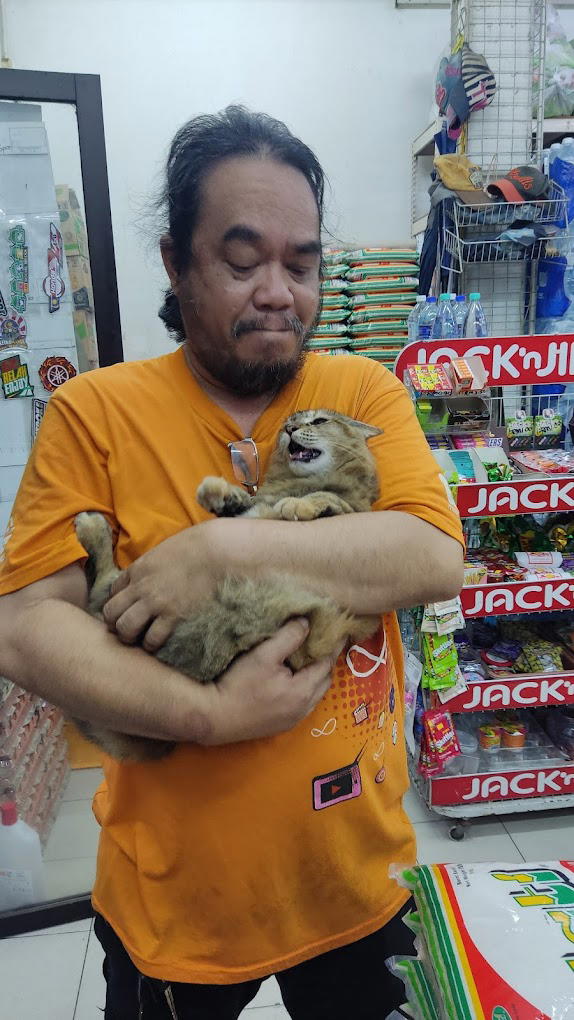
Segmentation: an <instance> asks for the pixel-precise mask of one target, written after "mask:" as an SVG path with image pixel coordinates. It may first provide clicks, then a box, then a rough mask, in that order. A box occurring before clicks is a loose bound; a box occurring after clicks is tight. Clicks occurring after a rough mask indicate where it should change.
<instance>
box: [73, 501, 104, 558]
mask: <svg viewBox="0 0 574 1020" xmlns="http://www.w3.org/2000/svg"><path fill="white" fill-rule="evenodd" d="M74 524H75V527H76V535H77V536H78V539H79V540H80V542H81V543H82V545H83V547H84V549H86V550H88V551H89V550H91V549H96V548H97V547H98V546H99V545H100V544H101V543H102V542H103V541H109V539H110V535H111V528H110V526H109V524H108V522H107V521H106V518H105V517H104V515H103V514H100V513H98V512H97V511H95V510H84V511H83V512H82V513H81V514H76V517H75V520H74Z"/></svg>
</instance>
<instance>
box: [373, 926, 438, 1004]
mask: <svg viewBox="0 0 574 1020" xmlns="http://www.w3.org/2000/svg"><path fill="white" fill-rule="evenodd" d="M403 921H405V923H406V918H404V917H403ZM419 944H421V941H419ZM386 964H387V967H388V968H389V970H390V971H391V973H392V974H394V975H395V977H398V978H400V980H401V981H402V982H403V984H404V986H405V992H406V996H407V1003H406V1005H407V1006H408V1007H409V1009H410V1010H411V1011H412V1014H413V1017H414V1020H440V1013H439V1010H438V1005H437V998H436V991H435V989H434V988H433V985H432V979H431V977H430V975H429V973H428V966H427V967H425V964H424V962H423V960H422V959H421V958H420V957H414V956H391V957H390V958H389V959H388V960H387V961H386Z"/></svg>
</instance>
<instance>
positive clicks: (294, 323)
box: [187, 309, 320, 397]
mask: <svg viewBox="0 0 574 1020" xmlns="http://www.w3.org/2000/svg"><path fill="white" fill-rule="evenodd" d="M319 315H320V309H319V310H318V311H317V315H316V317H315V319H314V320H313V323H312V325H311V326H310V327H309V329H305V327H304V325H303V323H302V322H301V320H300V319H299V318H298V317H297V316H293V317H292V316H286V317H285V321H284V325H283V328H284V329H286V330H290V331H291V332H293V333H294V334H295V336H296V337H297V340H298V347H297V351H296V352H295V354H294V355H293V356H292V357H291V358H289V359H287V360H284V359H277V360H276V361H245V360H243V359H242V358H239V357H238V356H237V355H236V353H235V346H234V345H235V344H236V343H237V341H238V340H239V339H240V337H241V336H243V335H244V334H245V333H252V332H257V331H258V330H262V329H264V328H265V325H264V323H265V320H264V318H261V319H252V320H249V321H247V320H245V321H241V320H240V321H239V322H237V323H236V324H235V326H234V327H233V332H232V340H231V342H230V343H228V344H227V345H226V347H225V349H224V350H222V349H221V347H218V346H217V344H210V343H202V344H195V343H193V341H191V342H190V341H189V339H188V341H187V342H188V343H189V345H190V348H191V350H192V351H193V354H194V356H195V357H196V358H197V360H198V361H199V362H200V364H201V365H202V366H203V367H204V368H205V369H207V371H208V372H209V374H210V375H211V376H212V378H213V379H216V380H217V381H218V382H220V383H222V384H223V385H224V386H225V387H226V389H229V390H232V391H233V392H234V393H236V394H237V395H238V396H240V397H259V396H262V395H263V394H264V393H269V394H272V395H275V394H277V393H279V392H280V390H282V389H283V387H284V386H286V385H287V383H289V382H291V380H292V379H294V378H295V377H296V376H297V374H298V373H299V371H300V370H301V368H302V367H303V363H304V361H305V353H306V349H307V341H308V339H309V337H310V335H311V334H312V333H313V331H314V329H315V325H316V323H317V320H318V318H319Z"/></svg>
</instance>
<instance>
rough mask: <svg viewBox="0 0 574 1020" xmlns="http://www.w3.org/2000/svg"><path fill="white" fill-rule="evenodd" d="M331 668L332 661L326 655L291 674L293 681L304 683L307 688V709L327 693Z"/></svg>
mask: <svg viewBox="0 0 574 1020" xmlns="http://www.w3.org/2000/svg"><path fill="white" fill-rule="evenodd" d="M332 669H333V663H332V662H331V659H330V657H328V656H326V657H325V658H324V659H318V660H317V662H312V663H311V665H310V666H304V667H303V669H300V670H299V671H298V672H297V673H295V674H294V675H293V680H294V682H295V683H298V684H299V683H304V684H306V685H307V686H308V688H309V694H310V699H311V701H310V706H309V711H311V709H312V708H314V707H315V705H316V704H317V702H318V701H320V700H321V698H322V697H323V695H324V694H326V693H327V691H328V690H329V687H330V686H331V680H332V676H331V672H332Z"/></svg>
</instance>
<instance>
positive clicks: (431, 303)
mask: <svg viewBox="0 0 574 1020" xmlns="http://www.w3.org/2000/svg"><path fill="white" fill-rule="evenodd" d="M437 311H438V309H437V303H436V298H435V297H432V296H431V297H428V298H427V299H426V303H425V304H424V305H423V310H422V312H421V314H420V316H419V340H430V339H431V336H432V329H433V326H434V320H435V319H436V314H437Z"/></svg>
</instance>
